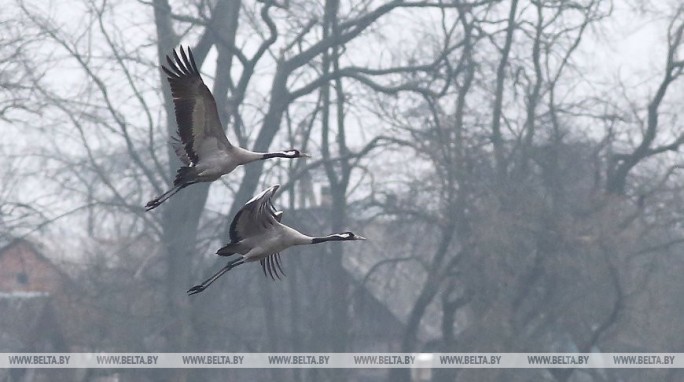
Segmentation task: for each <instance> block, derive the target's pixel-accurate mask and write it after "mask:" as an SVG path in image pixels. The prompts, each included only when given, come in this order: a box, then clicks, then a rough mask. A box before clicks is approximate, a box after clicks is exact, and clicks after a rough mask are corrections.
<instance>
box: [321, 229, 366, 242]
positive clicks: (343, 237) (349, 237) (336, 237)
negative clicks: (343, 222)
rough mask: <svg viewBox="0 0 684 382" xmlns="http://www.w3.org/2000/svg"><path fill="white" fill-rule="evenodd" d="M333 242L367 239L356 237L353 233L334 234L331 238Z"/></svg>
mask: <svg viewBox="0 0 684 382" xmlns="http://www.w3.org/2000/svg"><path fill="white" fill-rule="evenodd" d="M329 237H330V238H331V239H332V240H333V241H347V240H367V239H366V238H365V237H363V236H361V235H356V234H354V233H353V232H349V231H347V232H342V233H334V234H332V235H330V236H329Z"/></svg>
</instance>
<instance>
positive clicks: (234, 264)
mask: <svg viewBox="0 0 684 382" xmlns="http://www.w3.org/2000/svg"><path fill="white" fill-rule="evenodd" d="M244 262H245V259H243V258H242V257H240V258H238V259H235V260H233V261H230V262H229V263H228V264H226V266H225V267H223V268H221V270H220V271H218V272H216V274H214V275H213V276H211V277H209V278H208V279H206V280H204V282H203V283H202V284H199V285H195V286H194V287H192V288H190V289H188V296H192V295H193V294H197V293H199V292H202V291H203V290H205V289H207V287H208V286H209V285H211V284H212V283H213V282H214V281H216V280H217V279H218V278H219V277H221V276H223V274H224V273H226V272H228V271H229V270H231V269H233V268H235V267H237V266H238V265H240V264H243V263H244Z"/></svg>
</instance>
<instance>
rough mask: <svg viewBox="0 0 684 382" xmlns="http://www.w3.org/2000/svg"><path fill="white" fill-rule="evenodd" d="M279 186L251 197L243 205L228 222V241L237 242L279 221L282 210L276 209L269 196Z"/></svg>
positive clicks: (255, 234)
mask: <svg viewBox="0 0 684 382" xmlns="http://www.w3.org/2000/svg"><path fill="white" fill-rule="evenodd" d="M278 187H279V186H277V185H276V186H273V187H270V188H267V189H266V190H264V191H262V192H261V193H259V194H258V195H257V196H255V197H253V198H252V199H251V200H250V201H249V202H247V204H245V205H244V207H242V208H241V209H240V211H238V213H237V214H236V215H235V218H233V222H232V223H231V224H230V241H231V243H237V242H239V241H240V240H243V239H245V238H248V237H252V236H257V235H259V234H261V233H263V232H265V231H267V230H268V229H270V228H271V227H273V226H274V225H277V224H279V223H280V219H281V218H282V215H283V213H282V211H276V209H275V207H274V206H273V202H271V197H272V196H273V194H274V193H275V191H276V190H277V189H278Z"/></svg>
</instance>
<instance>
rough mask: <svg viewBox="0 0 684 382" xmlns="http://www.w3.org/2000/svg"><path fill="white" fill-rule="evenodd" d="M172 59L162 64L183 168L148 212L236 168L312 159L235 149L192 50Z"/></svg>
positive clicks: (149, 205)
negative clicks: (272, 160) (271, 161)
mask: <svg viewBox="0 0 684 382" xmlns="http://www.w3.org/2000/svg"><path fill="white" fill-rule="evenodd" d="M179 50H180V56H179V55H178V53H176V51H175V50H174V51H173V58H174V59H175V61H174V59H171V57H169V56H166V62H167V63H168V67H166V66H164V65H162V70H164V73H166V75H167V79H168V81H169V84H170V85H171V95H172V96H173V104H174V107H175V111H176V122H177V123H178V136H179V137H180V140H178V139H177V138H176V139H175V142H174V150H175V152H176V155H177V156H178V159H180V161H181V162H182V163H183V166H182V167H181V168H179V169H178V171H177V172H176V178H175V179H174V181H173V188H171V189H170V190H168V191H166V192H165V193H163V194H161V195H159V196H158V197H156V198H154V199H152V200H150V201H149V202H148V203H147V205H146V206H145V210H146V211H150V210H152V209H154V208H157V207H158V206H159V205H161V204H162V203H163V202H165V201H166V200H168V199H169V198H170V197H172V196H173V195H175V194H176V193H177V192H178V191H180V190H182V189H183V188H185V187H187V186H189V185H191V184H195V183H199V182H213V181H215V180H217V179H219V178H220V177H221V176H223V175H226V174H228V173H230V172H231V171H233V170H235V168H236V167H237V166H240V165H244V164H247V163H250V162H254V161H258V160H263V159H270V158H289V159H294V158H309V157H310V156H309V155H307V154H304V153H302V152H300V151H299V150H294V149H291V150H285V151H276V152H268V153H260V152H254V151H250V150H246V149H243V148H241V147H238V146H233V145H232V144H231V143H230V141H229V140H228V138H227V137H226V134H225V132H224V131H223V124H222V123H221V120H220V119H219V115H218V110H217V109H216V102H215V101H214V96H213V95H212V94H211V92H210V91H209V88H207V86H206V85H205V84H204V82H203V81H202V77H201V76H200V73H199V70H198V69H197V65H196V64H195V59H194V57H193V56H192V51H190V48H188V49H187V51H188V52H187V54H186V53H185V51H184V50H183V47H181V48H180V49H179Z"/></svg>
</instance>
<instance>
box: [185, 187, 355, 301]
mask: <svg viewBox="0 0 684 382" xmlns="http://www.w3.org/2000/svg"><path fill="white" fill-rule="evenodd" d="M279 187H280V185H275V186H271V187H270V188H268V189H266V190H264V191H262V192H261V193H260V194H258V195H257V196H255V197H253V198H252V199H251V200H250V201H249V202H247V204H245V205H244V207H242V208H241V209H240V211H238V213H237V215H235V218H234V219H233V222H232V223H231V225H230V243H229V244H227V245H225V246H224V247H222V248H221V249H219V250H218V251H217V252H216V254H217V255H219V256H230V255H239V256H238V257H237V258H236V259H234V260H231V261H229V262H228V264H226V266H225V267H223V268H221V270H219V271H218V272H217V273H216V274H214V275H213V276H211V277H210V278H208V279H207V280H205V281H204V282H203V283H202V284H199V285H195V286H194V287H192V288H190V289H189V290H188V295H193V294H196V293H199V292H202V291H203V290H205V289H206V288H207V287H208V286H209V285H211V284H212V283H213V282H214V281H216V280H217V279H218V278H219V277H221V276H222V275H223V274H224V273H226V272H228V271H229V270H231V269H233V268H235V267H237V266H238V265H241V264H244V263H250V262H254V261H257V260H259V262H260V263H261V268H262V270H263V271H264V275H266V272H268V274H269V275H270V276H271V278H272V279H274V280H275V278H276V277H277V278H280V275H279V274H278V272H280V274H282V275H285V273H284V272H283V269H282V266H281V264H280V252H281V251H283V250H285V249H287V248H290V247H293V246H296V245H308V244H318V243H325V242H327V241H351V240H366V238H365V237H362V236H359V235H355V234H353V233H351V232H343V233H334V234H331V235H328V236H321V237H312V236H307V235H304V234H302V233H301V232H299V231H297V230H295V229H293V228H290V227H288V226H286V225H284V224H282V223H281V222H280V220H281V218H282V211H276V209H275V207H274V206H273V202H272V201H271V198H272V197H273V194H275V192H276V191H277V190H278V188H279Z"/></svg>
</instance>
